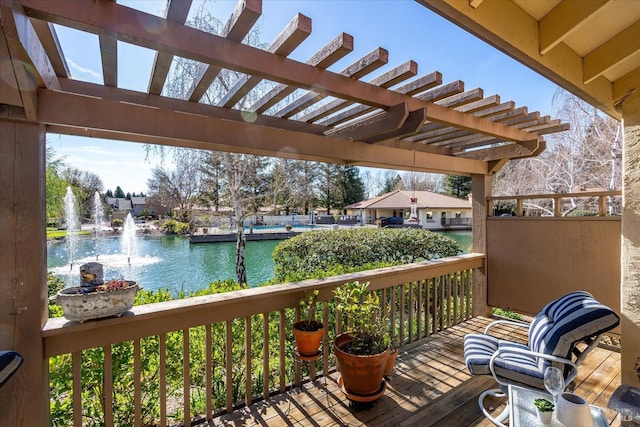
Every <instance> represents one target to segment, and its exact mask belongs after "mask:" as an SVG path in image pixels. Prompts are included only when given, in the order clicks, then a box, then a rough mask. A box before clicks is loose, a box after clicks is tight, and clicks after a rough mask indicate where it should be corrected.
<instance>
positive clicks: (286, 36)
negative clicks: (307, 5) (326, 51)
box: [217, 13, 311, 108]
mask: <svg viewBox="0 0 640 427" xmlns="http://www.w3.org/2000/svg"><path fill="white" fill-rule="evenodd" d="M310 34H311V18H309V17H307V16H304V15H303V14H301V13H298V14H297V15H296V16H295V17H294V18H293V19H292V20H291V22H289V25H287V26H286V28H285V29H284V30H282V32H281V33H280V34H279V35H278V36H277V37H276V38H275V40H274V41H273V42H271V44H270V45H269V47H268V48H267V52H271V53H274V54H276V55H279V56H287V55H289V54H290V53H291V52H293V51H294V50H295V48H297V47H298V46H300V43H302V42H303V41H304V40H305V39H306V38H307V37H309V35H310ZM261 81H262V79H261V78H260V77H256V76H249V75H247V74H244V75H243V76H242V77H240V79H238V81H237V82H236V83H235V84H234V85H233V87H232V88H231V89H230V90H229V91H228V92H227V93H226V94H225V95H224V96H223V97H222V99H221V100H220V102H218V104H217V105H218V106H219V107H226V108H231V107H233V106H234V105H236V104H237V103H238V101H240V100H241V99H242V98H244V96H245V95H246V94H248V93H249V91H250V90H251V89H253V88H254V87H256V85H257V84H258V83H260V82H261Z"/></svg>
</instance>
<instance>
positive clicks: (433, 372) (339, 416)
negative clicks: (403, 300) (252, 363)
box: [205, 318, 620, 427]
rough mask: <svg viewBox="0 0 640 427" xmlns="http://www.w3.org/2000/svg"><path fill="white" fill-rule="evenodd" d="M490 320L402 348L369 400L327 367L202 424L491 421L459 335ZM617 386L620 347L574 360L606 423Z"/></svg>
mask: <svg viewBox="0 0 640 427" xmlns="http://www.w3.org/2000/svg"><path fill="white" fill-rule="evenodd" d="M490 321H491V320H490V319H487V318H475V319H471V320H469V321H467V322H465V323H463V324H461V325H457V326H454V327H452V328H450V329H447V330H445V331H442V332H439V333H437V334H434V335H431V336H430V337H428V338H426V339H423V340H421V341H420V342H419V343H417V344H414V345H412V346H410V347H407V348H403V349H402V350H401V351H400V353H399V356H398V362H397V364H396V370H395V373H394V374H392V375H391V376H389V377H388V378H387V389H386V392H385V394H384V396H383V397H382V398H380V399H379V400H378V401H377V402H375V403H372V404H353V403H351V402H349V400H347V398H346V397H345V396H344V395H343V393H342V392H341V391H340V389H339V387H338V385H337V378H338V373H336V372H332V373H331V374H330V375H329V376H328V377H326V378H325V377H319V378H318V379H316V380H315V381H310V382H306V383H304V384H303V385H302V386H301V387H299V388H294V389H292V390H290V391H288V392H286V393H283V394H279V395H276V396H273V397H271V398H269V399H267V400H265V401H260V402H257V403H255V404H253V405H251V406H250V407H245V408H241V409H239V410H237V411H235V412H233V413H232V414H228V415H222V416H220V417H217V418H214V419H213V420H211V421H209V422H208V423H206V424H205V425H210V426H223V425H224V426H229V425H235V426H241V425H262V426H267V425H268V426H269V427H271V426H301V427H302V426H305V427H307V426H311V427H319V426H321V427H324V426H387V425H390V426H418V425H419V426H434V427H435V426H437V427H445V426H476V427H488V426H491V425H492V424H491V423H490V422H488V421H487V420H486V419H485V418H484V417H483V416H482V414H481V412H480V409H479V407H478V403H477V399H478V396H479V395H480V393H481V392H482V391H484V390H487V389H489V388H493V387H494V386H495V382H494V381H493V379H492V378H489V377H473V376H471V375H469V372H468V371H467V369H466V367H465V364H464V356H463V338H464V336H465V335H466V334H467V333H472V332H482V331H483V330H484V328H485V327H486V325H487V324H488V323H489V322H490ZM492 332H493V333H495V334H497V335H499V336H501V335H502V336H505V337H507V336H508V337H509V338H510V339H517V340H519V341H522V342H526V339H527V336H526V330H525V329H521V328H515V329H514V328H512V327H503V326H501V327H499V328H497V329H495V330H492ZM619 385H620V354H619V353H617V352H612V351H610V350H606V349H603V348H597V349H595V350H594V351H593V352H592V354H590V355H589V356H588V357H587V359H586V360H585V362H584V363H583V365H582V366H581V368H580V373H579V375H578V377H577V378H576V390H575V392H576V393H578V394H579V395H581V396H583V397H585V398H586V399H587V400H588V401H590V402H591V403H593V404H595V405H598V406H600V407H601V408H603V409H604V411H605V413H606V415H607V419H608V420H609V422H610V424H611V425H612V426H614V427H618V426H620V419H619V418H620V417H619V416H618V415H617V413H616V412H614V411H611V410H609V409H607V407H606V406H607V402H608V401H609V397H610V396H611V394H612V393H613V391H614V390H615V389H616V387H618V386H619ZM489 402H490V405H489V406H490V409H491V410H493V411H494V412H495V413H499V412H500V411H501V410H502V408H504V403H505V402H504V399H502V400H500V399H493V401H489ZM485 403H486V402H485Z"/></svg>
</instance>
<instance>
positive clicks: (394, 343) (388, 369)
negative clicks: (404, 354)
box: [384, 335, 400, 377]
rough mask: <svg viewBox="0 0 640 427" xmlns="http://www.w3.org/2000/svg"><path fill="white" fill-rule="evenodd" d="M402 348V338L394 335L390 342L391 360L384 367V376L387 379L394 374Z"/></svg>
mask: <svg viewBox="0 0 640 427" xmlns="http://www.w3.org/2000/svg"><path fill="white" fill-rule="evenodd" d="M399 348H400V337H399V336H397V335H394V336H392V337H391V340H390V341H389V358H388V359H387V363H386V364H385V366H384V376H385V377H387V376H389V375H391V374H393V371H394V369H395V366H396V359H397V358H398V349H399Z"/></svg>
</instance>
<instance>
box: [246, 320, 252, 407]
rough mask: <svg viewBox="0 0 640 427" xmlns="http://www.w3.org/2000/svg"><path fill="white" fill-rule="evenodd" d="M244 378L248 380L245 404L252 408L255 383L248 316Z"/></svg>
mask: <svg viewBox="0 0 640 427" xmlns="http://www.w3.org/2000/svg"><path fill="white" fill-rule="evenodd" d="M244 377H245V379H246V381H245V386H246V388H245V390H244V392H245V395H244V403H245V404H246V405H247V406H250V405H251V402H252V401H253V393H252V391H251V384H252V382H253V378H252V376H251V316H247V317H246V318H245V323H244Z"/></svg>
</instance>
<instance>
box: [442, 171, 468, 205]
mask: <svg viewBox="0 0 640 427" xmlns="http://www.w3.org/2000/svg"><path fill="white" fill-rule="evenodd" d="M444 188H445V191H446V192H447V194H448V195H449V196H453V197H457V198H459V199H466V198H467V197H468V196H469V194H470V193H471V177H470V176H460V175H446V176H445V178H444Z"/></svg>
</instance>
